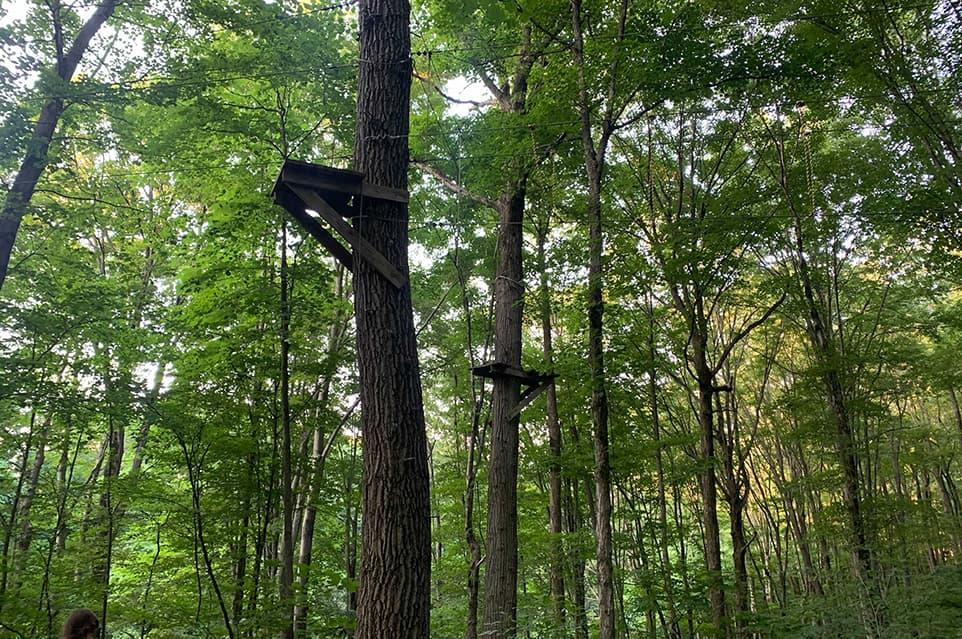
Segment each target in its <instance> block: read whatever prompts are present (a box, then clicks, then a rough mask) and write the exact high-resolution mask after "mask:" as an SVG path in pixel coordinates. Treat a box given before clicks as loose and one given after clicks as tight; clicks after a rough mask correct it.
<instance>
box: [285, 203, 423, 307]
mask: <svg viewBox="0 0 962 639" xmlns="http://www.w3.org/2000/svg"><path fill="white" fill-rule="evenodd" d="M288 188H289V189H290V190H291V192H293V193H294V195H296V196H297V198H298V199H299V200H300V201H301V202H303V203H304V205H305V206H306V207H307V208H309V209H311V210H313V211H315V212H317V214H318V215H320V216H321V218H322V219H323V220H324V221H325V222H327V223H328V224H329V225H330V226H331V228H332V229H334V231H335V232H336V233H337V234H338V235H340V236H341V237H342V238H344V240H345V241H346V242H347V243H348V244H350V245H351V248H353V249H354V252H355V254H356V255H357V256H358V257H359V258H361V259H363V260H365V261H366V262H368V263H369V264H371V266H373V267H374V268H375V269H377V271H378V272H379V273H380V274H381V275H383V276H384V277H386V278H387V279H388V281H390V282H391V284H393V285H394V286H395V288H402V287H403V286H404V285H405V284H407V278H406V277H405V276H404V275H403V274H402V273H401V272H400V271H399V270H397V268H396V267H395V266H394V265H393V264H391V262H389V261H388V259H387V258H386V257H384V256H383V255H382V254H381V252H380V251H378V250H377V249H376V248H374V247H373V246H371V244H370V243H369V242H368V241H367V240H365V239H364V238H363V237H361V236H360V235H358V234H357V232H356V231H355V230H354V229H353V228H352V227H351V225H350V224H348V223H347V222H346V221H345V220H344V218H343V217H342V216H341V214H340V213H339V212H338V211H336V210H335V209H334V207H332V206H331V205H330V204H328V203H327V202H326V201H325V200H324V198H323V197H321V196H320V195H319V194H318V193H317V192H316V191H314V190H313V189H309V188H304V187H301V186H295V185H293V184H289V185H288ZM325 246H326V244H325ZM341 249H342V250H344V248H343V246H342V247H341Z"/></svg>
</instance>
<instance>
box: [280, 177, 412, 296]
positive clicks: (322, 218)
mask: <svg viewBox="0 0 962 639" xmlns="http://www.w3.org/2000/svg"><path fill="white" fill-rule="evenodd" d="M271 195H272V196H273V198H274V201H275V202H277V203H278V204H280V205H281V206H283V207H284V209H285V210H286V211H287V212H288V213H290V214H291V216H292V217H293V218H294V219H295V220H297V223H298V224H299V225H300V226H301V228H303V229H304V230H305V231H307V232H308V233H309V234H310V235H311V236H312V237H313V238H315V239H316V240H317V241H318V242H320V243H321V245H323V246H324V248H326V249H327V250H328V251H329V252H330V253H331V255H333V256H334V258H335V259H337V260H338V261H339V262H340V263H341V264H343V265H344V267H345V268H346V269H348V270H349V271H353V270H354V260H355V259H363V260H365V261H367V262H368V263H369V264H370V265H371V266H373V267H374V268H375V269H377V271H378V272H379V273H381V275H383V276H384V277H386V278H387V279H388V281H390V282H391V284H393V285H394V286H395V287H397V288H401V287H403V286H404V285H405V284H407V278H406V277H405V276H404V275H402V274H401V272H400V271H398V270H397V268H395V266H394V265H393V264H391V262H390V261H388V259H387V258H385V257H384V255H382V254H381V252H380V251H378V250H377V249H376V248H374V247H373V246H371V244H370V243H369V242H368V241H367V240H365V239H364V238H363V237H361V236H360V234H359V233H358V232H357V230H356V229H355V228H354V227H353V226H352V225H351V223H350V222H348V221H346V220H345V218H347V219H353V218H357V217H359V216H362V215H363V211H364V199H365V198H368V199H379V200H390V201H393V202H407V201H408V193H407V191H402V190H400V189H394V188H390V187H386V186H379V185H377V184H371V183H369V182H366V181H365V180H364V176H363V175H362V174H361V173H358V172H356V171H348V170H346V169H335V168H333V167H330V166H323V165H320V164H311V163H308V162H299V161H296V160H287V161H285V162H284V164H283V166H281V172H280V175H278V176H277V180H276V181H275V182H274V189H273V191H272V192H271ZM311 212H313V213H314V214H316V216H315V215H311ZM325 225H326V226H325ZM329 229H330V230H329ZM332 232H333V234H332ZM335 235H337V236H338V237H335ZM338 238H340V239H338ZM342 242H343V243H342ZM344 243H346V244H347V246H345V245H344Z"/></svg>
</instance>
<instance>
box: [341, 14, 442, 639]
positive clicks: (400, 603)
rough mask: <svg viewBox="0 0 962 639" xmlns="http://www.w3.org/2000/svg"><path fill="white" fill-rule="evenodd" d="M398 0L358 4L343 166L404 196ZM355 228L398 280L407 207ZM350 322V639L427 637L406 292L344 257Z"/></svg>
mask: <svg viewBox="0 0 962 639" xmlns="http://www.w3.org/2000/svg"><path fill="white" fill-rule="evenodd" d="M409 15H410V5H409V4H408V2H407V0H364V1H362V2H361V3H360V4H359V7H358V19H359V26H360V44H359V56H360V61H361V64H360V71H359V74H358V101H357V132H356V137H355V141H354V165H355V168H356V169H357V170H358V171H360V172H361V173H363V174H364V176H365V179H366V180H367V181H368V182H371V183H373V184H378V185H381V186H387V187H392V188H397V189H402V190H406V189H407V182H408V181H407V167H408V139H407V138H408V131H409V114H408V111H409V104H410V89H411V66H410V65H411V57H410V56H411V42H410V30H409V26H408V21H409ZM361 206H362V208H361V210H360V211H359V215H358V217H357V219H356V220H355V222H354V224H355V228H356V229H357V232H358V234H359V235H360V236H361V237H363V238H365V239H367V240H368V241H369V242H370V243H371V245H372V246H373V247H374V248H375V249H376V250H378V251H380V252H381V253H382V254H383V255H384V256H385V257H386V258H387V259H388V260H389V261H390V262H391V263H392V264H394V266H395V267H396V268H397V269H398V270H399V271H400V272H401V273H402V274H403V275H404V276H405V277H406V276H408V273H409V268H408V263H407V246H408V239H407V221H408V212H407V204H405V203H401V202H391V201H386V200H377V199H372V198H367V199H365V200H364V201H363V202H362V204H361ZM354 317H355V320H356V322H357V353H358V356H357V360H358V372H359V375H360V391H361V407H362V409H361V410H362V412H361V433H362V437H363V442H364V453H363V466H364V470H363V477H364V480H363V481H364V506H363V514H364V525H363V527H362V531H361V573H360V583H359V586H358V601H357V633H356V637H357V638H358V639H375V638H378V637H397V638H398V639H420V638H423V637H426V636H428V632H429V618H430V608H431V604H430V592H431V581H430V572H431V554H430V541H431V525H430V503H429V500H428V487H429V483H428V482H429V479H428V465H427V437H426V434H425V430H424V413H423V402H422V398H421V379H420V370H419V366H418V355H417V341H416V336H415V332H414V319H413V316H412V311H411V288H410V285H409V284H405V285H404V286H402V287H401V288H396V287H395V286H394V285H393V284H391V282H389V281H388V280H387V279H386V278H384V277H383V276H382V275H381V274H380V273H379V272H378V271H377V270H376V269H375V268H374V267H373V266H372V265H370V264H368V263H366V262H365V261H364V260H361V259H358V260H355V271H354Z"/></svg>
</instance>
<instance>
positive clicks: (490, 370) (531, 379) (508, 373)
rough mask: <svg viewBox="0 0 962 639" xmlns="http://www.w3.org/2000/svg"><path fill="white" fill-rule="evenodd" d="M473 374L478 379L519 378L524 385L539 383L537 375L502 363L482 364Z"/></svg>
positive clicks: (475, 368)
mask: <svg viewBox="0 0 962 639" xmlns="http://www.w3.org/2000/svg"><path fill="white" fill-rule="evenodd" d="M471 372H472V373H473V374H474V375H476V376H478V377H488V378H495V377H517V378H518V379H520V380H521V381H522V383H524V384H527V385H529V386H530V385H533V384H537V383H538V374H537V373H533V372H529V371H525V370H522V369H520V368H515V367H514V366H508V365H507V364H502V363H501V362H488V363H486V364H481V365H480V366H475V367H474V368H472V369H471Z"/></svg>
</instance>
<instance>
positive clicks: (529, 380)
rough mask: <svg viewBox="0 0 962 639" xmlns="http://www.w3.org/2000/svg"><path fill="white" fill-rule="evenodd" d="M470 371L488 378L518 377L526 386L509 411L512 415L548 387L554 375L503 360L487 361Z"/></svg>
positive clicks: (514, 415)
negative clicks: (512, 408) (518, 366)
mask: <svg viewBox="0 0 962 639" xmlns="http://www.w3.org/2000/svg"><path fill="white" fill-rule="evenodd" d="M471 373H472V374H473V375H474V376H475V377H486V378H488V379H496V378H499V377H514V378H516V379H518V380H519V381H520V382H521V384H522V385H523V386H527V388H526V389H525V390H524V391H522V393H521V398H520V401H519V402H518V405H517V406H515V408H514V410H513V411H512V412H511V416H512V417H516V416H518V415H520V414H521V411H522V410H524V409H525V407H526V406H528V404H530V403H531V402H533V401H534V400H535V399H537V397H538V396H539V395H540V394H541V393H543V392H544V391H546V390H547V389H548V386H550V385H551V384H553V383H554V379H555V377H556V375H555V374H554V373H540V372H538V371H534V370H527V369H523V368H517V367H515V366H511V365H509V364H505V363H503V362H488V363H486V364H481V365H480V366H475V367H474V368H472V369H471Z"/></svg>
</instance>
